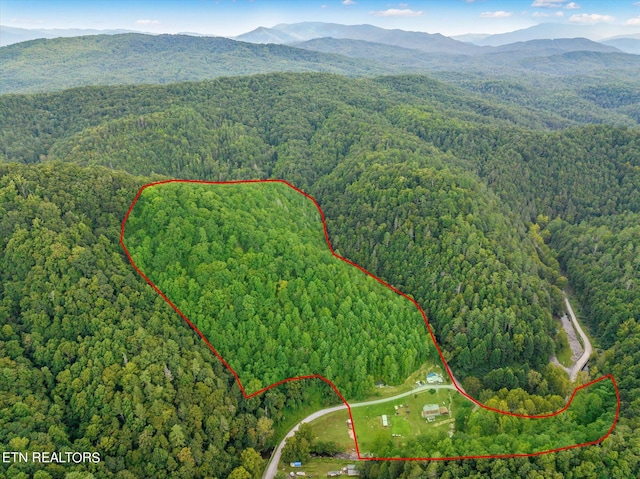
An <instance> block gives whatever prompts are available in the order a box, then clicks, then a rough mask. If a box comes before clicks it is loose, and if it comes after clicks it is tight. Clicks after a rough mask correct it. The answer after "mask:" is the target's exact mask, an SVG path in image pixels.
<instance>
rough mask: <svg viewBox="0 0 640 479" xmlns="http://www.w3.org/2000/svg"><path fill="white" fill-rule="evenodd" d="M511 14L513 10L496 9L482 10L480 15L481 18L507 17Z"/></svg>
mask: <svg viewBox="0 0 640 479" xmlns="http://www.w3.org/2000/svg"><path fill="white" fill-rule="evenodd" d="M511 15H513V12H505V11H504V10H498V11H497V12H482V13H481V14H480V16H481V17H482V18H507V17H510V16H511Z"/></svg>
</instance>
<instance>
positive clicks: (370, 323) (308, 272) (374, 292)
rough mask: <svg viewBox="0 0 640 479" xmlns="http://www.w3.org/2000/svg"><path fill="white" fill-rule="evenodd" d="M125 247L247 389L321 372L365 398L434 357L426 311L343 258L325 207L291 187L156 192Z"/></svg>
mask: <svg viewBox="0 0 640 479" xmlns="http://www.w3.org/2000/svg"><path fill="white" fill-rule="evenodd" d="M124 243H125V246H126V247H127V249H128V250H129V252H130V253H131V256H132V259H133V261H134V262H135V264H136V266H137V267H138V268H139V269H140V270H141V271H142V272H143V273H144V274H145V275H146V276H147V278H149V279H150V280H151V281H152V282H153V283H154V284H155V285H156V286H158V287H159V288H160V290H161V291H162V292H163V293H164V294H165V295H166V296H167V297H168V298H169V299H170V300H171V302H172V303H174V304H175V305H176V306H177V307H178V308H179V309H180V310H181V311H182V312H183V313H184V314H185V315H186V316H187V318H189V319H190V320H191V321H192V322H193V323H194V324H195V325H196V326H197V327H198V328H199V329H200V330H201V331H202V332H203V333H204V334H205V336H206V337H207V338H208V339H209V341H211V342H212V344H213V345H214V347H215V348H216V349H217V351H218V352H219V353H220V354H221V355H222V357H223V358H225V360H226V361H227V362H228V363H229V364H230V365H231V367H232V368H233V369H234V370H235V371H236V372H237V373H238V375H239V377H240V380H241V381H242V383H243V385H244V389H245V391H246V393H247V394H253V393H255V392H256V391H258V390H260V389H261V388H263V387H266V386H269V385H271V384H274V383H276V382H279V381H282V380H285V379H287V378H290V377H297V376H309V375H313V374H321V375H322V376H324V377H325V378H327V379H329V380H330V381H331V382H333V383H334V384H335V385H336V386H337V387H338V389H339V390H340V392H341V393H342V394H343V396H344V397H345V398H346V399H347V400H353V399H362V398H364V397H366V396H370V395H372V394H373V393H374V391H375V387H374V382H376V381H380V380H382V381H384V382H386V383H389V384H398V383H401V382H402V381H403V380H404V379H405V378H406V377H408V376H409V375H410V374H411V373H412V372H413V371H414V370H416V369H417V368H418V367H419V366H420V364H422V363H424V362H425V361H426V360H427V358H430V357H434V355H435V347H434V346H433V343H432V342H431V340H430V337H429V335H428V331H427V328H426V326H425V324H424V320H423V318H422V316H421V314H420V312H419V310H418V309H417V308H416V307H415V306H414V305H413V304H412V303H410V302H409V301H407V300H406V299H405V298H403V297H401V296H399V295H397V294H396V293H395V292H393V291H391V290H390V289H389V288H387V287H386V286H384V285H382V284H380V283H378V282H377V281H375V280H374V279H373V278H371V277H369V276H367V275H365V274H364V273H362V272H359V271H357V270H355V271H354V268H353V267H352V266H350V265H348V264H347V263H345V262H343V261H341V260H339V259H338V258H335V257H334V256H333V255H332V254H331V252H330V250H329V248H328V246H327V244H326V242H325V237H324V231H323V227H322V221H321V219H320V213H319V212H318V210H317V208H316V206H315V205H314V204H313V202H311V200H309V199H308V198H306V197H305V196H303V195H301V194H300V193H299V192H297V191H295V190H294V189H293V188H290V187H289V186H287V185H285V184H283V183H249V184H246V183H245V184H227V185H200V184H193V183H169V184H164V185H157V186H153V187H149V188H147V189H145V190H144V192H143V194H142V195H141V197H140V198H139V200H138V201H137V202H136V205H135V207H134V209H133V211H132V214H131V215H130V216H129V218H128V220H127V224H126V230H125V241H124Z"/></svg>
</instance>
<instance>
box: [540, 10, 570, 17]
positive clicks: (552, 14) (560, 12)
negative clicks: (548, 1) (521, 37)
mask: <svg viewBox="0 0 640 479" xmlns="http://www.w3.org/2000/svg"><path fill="white" fill-rule="evenodd" d="M533 16H534V17H562V16H564V12H563V11H557V12H553V13H547V12H533Z"/></svg>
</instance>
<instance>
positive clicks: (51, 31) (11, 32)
mask: <svg viewBox="0 0 640 479" xmlns="http://www.w3.org/2000/svg"><path fill="white" fill-rule="evenodd" d="M120 33H141V32H134V31H133V30H122V29H119V30H118V29H116V30H93V29H84V28H35V29H31V28H18V27H9V26H7V25H0V47H4V46H7V45H13V44H14V43H20V42H28V41H29V40H37V39H39V38H60V37H81V36H86V35H118V34H120Z"/></svg>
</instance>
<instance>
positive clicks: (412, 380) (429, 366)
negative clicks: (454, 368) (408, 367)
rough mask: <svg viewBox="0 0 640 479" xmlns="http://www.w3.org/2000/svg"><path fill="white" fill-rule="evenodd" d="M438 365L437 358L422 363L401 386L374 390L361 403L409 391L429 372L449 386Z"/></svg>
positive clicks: (439, 362)
mask: <svg viewBox="0 0 640 479" xmlns="http://www.w3.org/2000/svg"><path fill="white" fill-rule="evenodd" d="M440 364H442V363H441V361H440V359H439V358H438V360H437V361H434V362H433V363H432V362H428V363H424V364H423V365H422V366H420V368H419V369H417V370H416V371H414V372H413V373H412V374H411V376H409V377H408V378H407V379H406V380H405V381H404V382H403V383H402V384H399V385H397V386H384V387H381V388H376V393H375V394H374V395H373V396H370V397H368V398H366V399H363V401H369V400H373V399H382V398H387V397H393V396H397V395H398V394H402V393H404V392H407V391H411V390H412V389H413V388H415V387H416V381H418V380H421V381H424V380H425V378H426V375H427V373H430V372H435V373H440V374H441V375H442V377H443V378H444V379H445V384H451V381H450V380H449V375H448V374H447V372H446V371H445V370H444V369H443V368H442V367H441V366H439V365H440ZM359 402H360V401H359Z"/></svg>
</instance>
